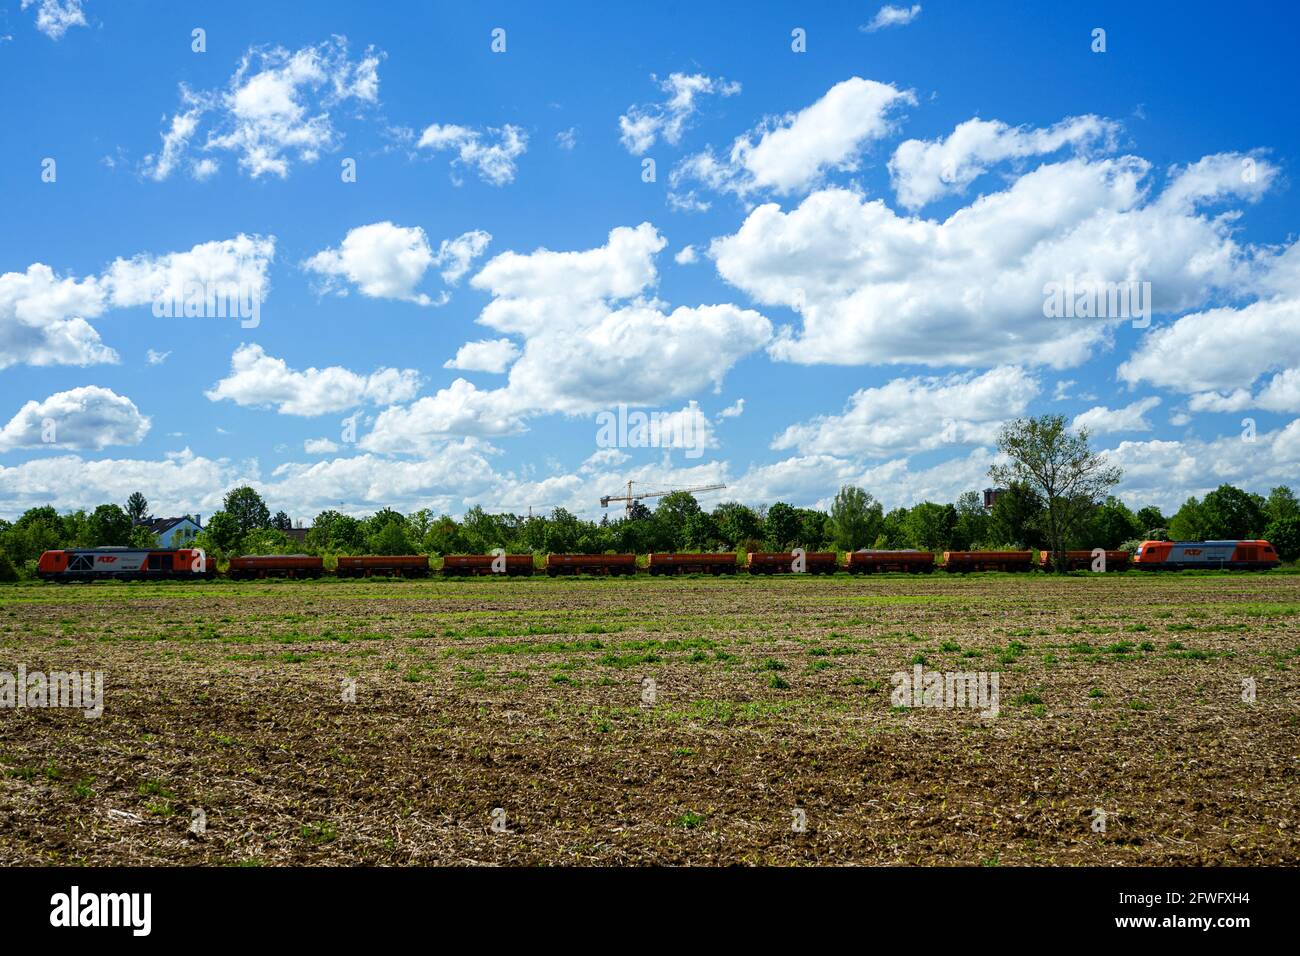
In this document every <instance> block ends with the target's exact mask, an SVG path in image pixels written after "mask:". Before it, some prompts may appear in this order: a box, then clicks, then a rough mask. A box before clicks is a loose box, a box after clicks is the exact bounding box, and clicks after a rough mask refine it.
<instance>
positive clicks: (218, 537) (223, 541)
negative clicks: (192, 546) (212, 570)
mask: <svg viewBox="0 0 1300 956" xmlns="http://www.w3.org/2000/svg"><path fill="white" fill-rule="evenodd" d="M242 537H243V535H242V534H240V531H239V522H237V521H236V520H235V517H234V515H231V514H227V513H226V512H224V511H217V512H214V513H213V514H211V515H209V516H208V523H207V526H206V527H205V528H204V529H203V533H202V534H200V535H199V536H198V538H197V539H196V543H197V544H198V546H199V547H200V548H202V549H204V550H205V551H211V552H213V553H215V554H237V553H238V552H239V548H240V539H241V538H242Z"/></svg>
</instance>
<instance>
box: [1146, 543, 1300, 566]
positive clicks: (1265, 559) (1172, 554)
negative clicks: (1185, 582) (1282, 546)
mask: <svg viewBox="0 0 1300 956" xmlns="http://www.w3.org/2000/svg"><path fill="white" fill-rule="evenodd" d="M1280 563H1281V561H1279V560H1278V556H1277V552H1276V551H1275V550H1273V546H1272V545H1271V544H1269V543H1268V542H1267V541H1263V540H1254V541H1143V542H1142V544H1141V545H1139V546H1138V549H1137V551H1136V552H1135V553H1134V555H1133V566H1134V567H1135V568H1141V569H1142V570H1143V571H1182V570H1183V569H1184V568H1230V569H1233V570H1238V571H1267V570H1269V569H1270V568H1275V567H1277V566H1278V565H1279V564H1280Z"/></svg>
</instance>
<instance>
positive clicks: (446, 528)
mask: <svg viewBox="0 0 1300 956" xmlns="http://www.w3.org/2000/svg"><path fill="white" fill-rule="evenodd" d="M998 449H999V451H1000V452H1002V454H1003V459H1002V463H1001V464H998V465H995V466H994V467H992V468H991V469H990V470H989V475H990V477H991V478H992V479H993V480H994V481H997V482H1002V483H1005V488H1004V490H1002V491H1001V493H1000V494H999V495H998V496H997V499H996V501H995V502H994V504H993V507H992V508H990V509H986V508H985V507H984V503H983V499H982V498H981V496H980V494H979V493H978V492H976V491H968V492H966V493H964V494H962V495H961V496H960V497H959V498H958V499H957V501H955V502H951V503H937V502H932V501H923V502H921V503H919V504H916V505H913V506H912V507H910V508H894V509H892V510H890V511H888V512H887V511H885V510H884V507H883V506H882V505H881V503H880V502H879V501H877V500H876V499H875V497H874V496H872V495H871V493H870V492H868V491H866V490H865V489H862V488H858V487H855V486H851V485H849V486H845V487H843V488H841V489H840V491H839V493H838V494H836V496H835V498H834V500H833V502H832V503H831V506H830V509H829V510H828V511H819V510H817V509H815V508H796V507H795V506H793V505H791V504H788V503H786V502H784V501H777V502H774V503H772V504H771V505H767V506H764V507H759V508H752V507H750V506H748V505H745V504H742V503H740V502H738V501H724V502H722V503H720V504H718V505H716V506H715V507H714V508H713V509H712V510H706V509H705V508H703V507H702V506H701V505H700V503H699V502H698V501H697V500H696V499H695V497H694V496H693V495H691V494H689V493H687V492H672V493H671V494H667V495H664V496H663V497H662V498H660V499H659V500H658V502H657V504H656V505H655V507H654V508H653V509H651V508H649V507H647V506H646V505H645V504H643V503H642V502H639V501H637V502H633V503H632V505H631V507H630V508H629V509H628V510H627V511H626V512H625V513H624V514H622V515H617V516H613V517H611V516H610V515H605V516H604V517H602V518H601V520H600V521H589V520H584V519H582V518H579V517H578V516H576V515H574V514H573V513H572V512H569V511H567V510H565V509H564V508H556V509H555V510H553V511H552V512H551V513H550V514H546V515H528V516H522V515H517V514H491V513H488V512H487V511H485V510H483V508H481V507H478V506H475V507H473V508H470V509H469V511H467V512H466V513H465V515H464V516H463V517H462V518H461V519H460V520H459V521H457V520H456V519H454V518H452V517H451V516H450V515H446V514H435V513H434V512H433V511H431V510H429V509H427V508H424V509H421V510H419V511H415V512H413V513H411V514H402V513H401V512H398V511H394V510H392V509H391V508H384V509H382V510H380V511H378V512H376V513H375V514H373V515H370V516H368V517H364V518H357V517H354V516H352V515H348V514H344V513H342V512H340V511H333V510H327V511H322V512H321V513H320V514H318V515H317V516H316V518H315V520H314V521H313V522H312V527H311V528H310V529H309V530H308V531H307V532H306V534H305V536H304V537H302V538H301V540H299V539H298V538H297V537H291V536H290V535H289V531H290V530H292V523H291V522H290V520H289V516H288V515H287V514H286V513H285V512H284V511H278V512H276V513H275V514H272V513H271V510H270V508H269V507H268V506H267V504H266V502H265V501H264V500H263V498H262V496H261V495H260V494H259V493H258V491H257V490H256V489H254V488H252V487H250V486H247V485H245V486H241V487H239V488H234V489H231V490H230V491H229V492H227V493H226V495H225V497H224V500H223V502H222V508H221V510H220V511H217V512H216V513H214V514H212V515H211V516H209V518H208V522H207V525H206V526H205V527H204V528H203V530H202V532H201V533H200V534H199V535H198V536H197V538H195V540H194V541H193V545H194V546H195V547H200V548H203V549H204V550H205V551H207V552H208V553H209V554H211V555H213V556H215V557H216V558H218V559H223V558H225V557H229V556H231V555H239V554H285V553H295V552H299V553H300V552H306V553H309V554H319V555H322V556H324V555H338V554H437V555H445V554H485V553H487V552H489V551H491V550H492V549H494V548H504V549H505V550H506V551H508V552H512V553H528V552H531V553H534V554H545V553H548V552H554V553H570V554H574V553H588V554H600V553H606V552H620V553H628V552H631V553H635V554H645V553H647V552H651V551H737V552H746V551H789V550H791V549H792V548H803V549H805V550H808V551H824V550H832V549H833V550H837V551H857V550H860V549H862V548H879V549H905V548H915V549H918V550H922V551H936V552H937V551H968V550H1026V549H1030V548H1033V549H1040V550H1048V551H1051V552H1053V553H1054V554H1056V555H1057V556H1058V557H1059V556H1060V555H1061V554H1062V552H1063V551H1065V550H1074V549H1078V550H1084V549H1087V550H1091V549H1092V548H1106V549H1107V550H1114V549H1127V550H1133V549H1134V548H1136V546H1137V544H1138V542H1140V541H1141V540H1143V539H1154V540H1170V539H1173V540H1184V541H1204V540H1213V539H1224V538H1228V539H1231V538H1261V537H1262V538H1267V539H1268V540H1269V541H1270V542H1272V543H1273V546H1274V547H1275V548H1276V549H1277V552H1278V555H1279V557H1281V558H1282V560H1284V561H1294V560H1296V558H1297V557H1300V502H1297V499H1296V496H1295V494H1294V493H1293V492H1292V491H1291V489H1290V487H1288V486H1286V485H1281V486H1279V487H1276V488H1274V489H1273V490H1272V491H1271V492H1269V494H1268V496H1267V497H1264V496H1262V495H1258V494H1254V493H1251V492H1247V491H1243V490H1242V489H1240V488H1236V487H1234V486H1232V485H1226V484H1225V485H1220V486H1219V487H1218V488H1217V489H1215V490H1214V491H1212V492H1210V493H1209V494H1207V495H1206V496H1205V497H1204V498H1203V499H1199V500H1198V499H1197V498H1195V497H1193V498H1189V499H1188V500H1187V501H1186V502H1184V503H1183V505H1182V507H1180V508H1179V509H1178V511H1176V512H1175V513H1174V514H1173V515H1172V516H1169V517H1166V516H1165V515H1164V514H1162V513H1161V511H1160V509H1159V508H1156V507H1154V506H1147V507H1144V508H1140V509H1138V510H1137V511H1133V510H1132V509H1130V508H1129V507H1128V505H1126V504H1125V503H1124V502H1123V501H1121V500H1120V499H1119V498H1117V497H1115V496H1114V495H1111V494H1109V493H1108V492H1109V490H1110V489H1111V488H1113V487H1114V485H1116V484H1117V483H1118V482H1119V480H1120V475H1119V470H1118V469H1116V468H1113V467H1111V466H1109V465H1108V464H1107V462H1106V460H1105V458H1104V456H1102V455H1100V454H1097V453H1094V452H1093V451H1092V450H1091V449H1090V448H1089V446H1088V433H1087V431H1086V430H1082V429H1081V430H1080V431H1079V432H1077V433H1071V432H1070V431H1069V429H1068V427H1067V425H1066V422H1065V419H1064V418H1063V417H1062V416H1059V415H1048V416H1043V417H1041V418H1031V419H1017V420H1016V421H1013V422H1009V423H1007V424H1006V425H1005V426H1004V427H1003V430H1002V433H1001V435H1000V436H999V439H998ZM148 509H149V504H148V501H147V500H146V499H145V497H144V495H143V494H141V493H140V492H135V493H134V494H132V495H131V496H130V498H128V499H127V501H126V505H125V507H121V506H118V505H116V504H103V505H99V506H98V507H96V508H95V509H94V510H93V511H90V512H87V511H85V510H81V511H75V512H71V513H69V514H63V515H61V514H59V513H58V512H57V511H56V510H55V509H54V508H53V507H50V506H48V505H46V506H44V507H40V508H32V509H30V510H28V511H27V512H25V513H24V514H23V515H22V516H21V517H19V518H18V520H17V521H14V522H13V523H10V522H8V521H4V520H0V580H4V579H12V578H13V577H15V576H16V575H17V573H18V569H23V568H25V569H27V570H31V567H32V565H33V564H34V562H35V560H36V559H37V558H38V557H39V556H40V554H41V552H42V551H46V550H51V549H57V548H93V547H100V546H104V545H129V546H134V547H142V548H147V547H156V546H157V542H156V541H155V540H154V536H153V535H152V534H151V533H150V532H149V529H148V527H147V526H146V525H145V524H142V523H141V522H143V521H144V520H145V519H146V517H147V515H148ZM15 565H16V566H17V567H15Z"/></svg>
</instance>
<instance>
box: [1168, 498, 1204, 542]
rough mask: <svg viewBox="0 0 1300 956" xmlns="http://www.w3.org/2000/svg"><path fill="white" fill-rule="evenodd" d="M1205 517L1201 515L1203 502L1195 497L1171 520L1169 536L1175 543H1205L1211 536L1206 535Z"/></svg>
mask: <svg viewBox="0 0 1300 956" xmlns="http://www.w3.org/2000/svg"><path fill="white" fill-rule="evenodd" d="M1205 528H1206V521H1205V516H1204V515H1203V514H1202V513H1201V502H1200V501H1199V500H1198V499H1197V498H1196V496H1195V495H1193V496H1192V497H1190V498H1188V499H1187V500H1186V501H1184V502H1183V504H1182V506H1181V507H1180V508H1179V509H1178V510H1177V511H1176V512H1174V516H1173V517H1172V518H1170V519H1169V536H1170V537H1171V538H1173V539H1174V540H1175V541H1204V540H1205V539H1206V538H1207V537H1209V535H1207V534H1206V533H1205Z"/></svg>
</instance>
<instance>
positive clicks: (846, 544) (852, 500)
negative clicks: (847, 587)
mask: <svg viewBox="0 0 1300 956" xmlns="http://www.w3.org/2000/svg"><path fill="white" fill-rule="evenodd" d="M884 523H885V515H884V509H883V508H882V507H881V505H880V502H878V501H876V499H875V498H873V497H872V496H871V495H869V494H868V493H867V492H866V491H864V490H863V489H861V488H857V487H855V486H853V485H845V486H843V487H842V488H840V490H839V492H838V493H837V494H836V495H835V500H834V501H833V502H831V515H830V531H831V539H832V541H833V542H834V544H835V547H836V548H838V549H839V550H840V551H857V550H858V549H859V548H867V547H870V546H871V545H872V544H873V543H874V542H875V540H876V538H877V537H878V536H879V535H880V529H881V526H882V525H883V524H884Z"/></svg>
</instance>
